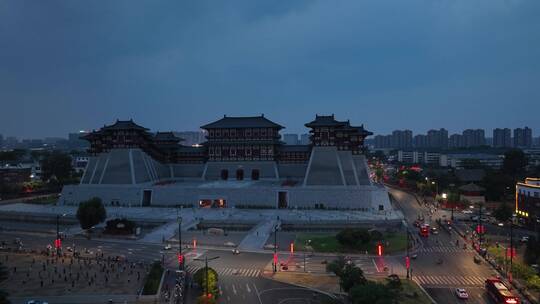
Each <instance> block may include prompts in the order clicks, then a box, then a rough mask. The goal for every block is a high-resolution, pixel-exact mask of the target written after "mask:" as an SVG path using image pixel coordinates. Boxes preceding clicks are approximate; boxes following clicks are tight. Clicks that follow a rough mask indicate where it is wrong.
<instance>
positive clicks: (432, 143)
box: [427, 128, 448, 149]
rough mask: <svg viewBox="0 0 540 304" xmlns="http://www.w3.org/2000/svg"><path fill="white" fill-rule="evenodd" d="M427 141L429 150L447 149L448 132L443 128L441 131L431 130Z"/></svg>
mask: <svg viewBox="0 0 540 304" xmlns="http://www.w3.org/2000/svg"><path fill="white" fill-rule="evenodd" d="M427 141H428V147H429V148H441V149H444V148H447V147H448V130H446V129H444V128H441V129H439V130H429V131H428V133H427Z"/></svg>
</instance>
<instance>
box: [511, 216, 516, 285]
mask: <svg viewBox="0 0 540 304" xmlns="http://www.w3.org/2000/svg"><path fill="white" fill-rule="evenodd" d="M515 217H516V214H515V213H512V217H511V218H510V281H511V280H512V279H511V278H512V262H513V260H514V218H515Z"/></svg>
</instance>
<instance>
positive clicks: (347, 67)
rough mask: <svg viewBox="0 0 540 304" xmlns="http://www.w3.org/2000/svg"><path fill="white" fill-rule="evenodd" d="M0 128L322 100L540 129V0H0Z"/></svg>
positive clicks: (185, 115) (297, 117) (32, 128)
mask: <svg viewBox="0 0 540 304" xmlns="http://www.w3.org/2000/svg"><path fill="white" fill-rule="evenodd" d="M0 101H1V119H0V134H3V135H4V137H5V136H10V135H15V136H18V137H20V138H38V137H45V136H67V133H68V132H72V131H76V130H80V129H94V128H99V127H100V126H103V124H109V123H112V122H114V121H115V120H116V119H117V118H119V119H129V118H133V119H134V120H135V121H136V122H138V123H139V124H141V125H144V126H146V127H148V128H150V129H152V130H153V131H157V130H159V131H165V130H175V131H181V130H195V129H197V128H198V126H200V125H203V124H205V123H208V122H211V121H213V120H216V119H219V118H221V117H222V116H223V114H227V115H230V116H241V115H259V114H260V113H264V114H265V116H266V117H268V118H270V119H272V120H273V121H275V122H277V123H280V124H282V125H284V126H286V127H287V128H286V129H285V130H284V132H285V133H287V132H295V133H300V132H304V130H305V129H304V127H303V124H304V123H306V122H308V121H310V120H312V118H313V117H314V116H315V114H316V113H319V114H332V113H335V114H336V116H337V118H338V119H343V120H346V119H350V120H351V123H353V124H358V125H359V124H361V123H364V125H365V126H366V128H367V129H369V130H371V131H373V132H375V133H377V134H386V133H389V132H391V130H394V129H405V128H408V129H411V130H413V131H414V132H415V133H419V132H421V133H424V132H426V130H428V129H430V128H440V127H445V128H447V129H449V130H450V132H451V133H453V132H458V131H459V132H461V131H462V130H463V129H466V128H486V129H487V130H488V132H486V135H487V136H491V128H494V127H510V128H515V127H522V126H526V125H527V126H529V127H531V128H533V135H534V136H538V135H540V134H539V133H540V1H538V0H373V1H367V0H350V1H346V0H344V1H292V0H287V1H254V0H244V1H203V0H196V1H178V0H173V1H160V0H150V1H140V0H126V1H113V0H110V1H106V0H101V1H87V0H85V1H82V0H81V1H75V0H69V1H68V0H65V1H53V0H47V1H42V0H35V1H23V0H1V1H0Z"/></svg>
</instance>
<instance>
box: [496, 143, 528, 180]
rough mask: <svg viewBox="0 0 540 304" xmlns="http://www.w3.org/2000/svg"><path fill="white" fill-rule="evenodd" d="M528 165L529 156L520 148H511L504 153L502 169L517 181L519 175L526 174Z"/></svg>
mask: <svg viewBox="0 0 540 304" xmlns="http://www.w3.org/2000/svg"><path fill="white" fill-rule="evenodd" d="M526 167H527V157H526V156H525V153H523V151H521V150H520V149H511V150H508V151H506V153H504V162H503V168H502V171H503V173H505V174H508V175H510V176H512V177H513V181H514V182H515V181H516V180H517V178H518V177H520V176H522V175H524V174H525V168H526Z"/></svg>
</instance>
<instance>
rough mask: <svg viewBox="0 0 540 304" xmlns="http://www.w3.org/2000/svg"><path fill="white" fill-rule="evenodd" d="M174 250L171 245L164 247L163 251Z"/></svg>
mask: <svg viewBox="0 0 540 304" xmlns="http://www.w3.org/2000/svg"><path fill="white" fill-rule="evenodd" d="M171 248H172V246H171V244H167V245H165V247H163V250H170V249H171Z"/></svg>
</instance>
